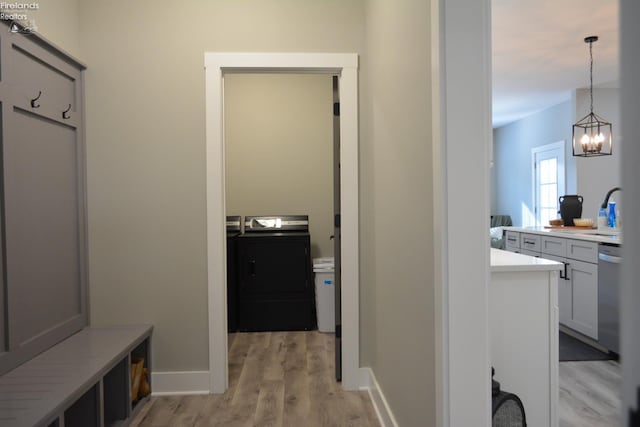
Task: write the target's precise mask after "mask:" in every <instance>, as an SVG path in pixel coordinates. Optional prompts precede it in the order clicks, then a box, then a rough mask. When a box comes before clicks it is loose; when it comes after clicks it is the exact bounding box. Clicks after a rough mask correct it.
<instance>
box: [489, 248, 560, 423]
mask: <svg viewBox="0 0 640 427" xmlns="http://www.w3.org/2000/svg"><path fill="white" fill-rule="evenodd" d="M494 251H495V250H494ZM501 255H502V256H501V257H502V258H504V259H508V258H511V259H515V260H517V259H518V258H525V259H529V258H528V257H520V256H519V255H513V254H504V253H502V254H501ZM496 261H497V257H496V256H494V255H493V254H492V259H491V269H492V271H491V283H490V286H489V331H490V333H489V335H490V352H491V366H493V367H494V368H495V370H496V376H495V379H496V380H497V381H499V382H500V384H501V386H502V387H503V388H504V389H505V390H509V391H510V392H513V393H515V394H517V395H518V396H519V397H520V399H522V402H523V404H524V407H525V411H526V413H527V424H528V425H531V426H545V427H557V426H558V408H557V406H558V366H559V365H558V346H559V344H558V306H557V299H556V298H557V297H556V295H557V290H556V286H557V284H558V271H557V270H551V268H558V266H557V265H554V266H550V269H549V270H547V271H543V270H540V269H539V267H540V266H536V267H530V268H531V270H528V269H527V268H526V267H525V266H518V267H516V268H514V269H513V270H511V271H508V269H503V270H498V268H497V262H496ZM540 262H542V263H544V262H547V261H544V260H540ZM533 264H534V263H531V265H533ZM503 267H504V265H503ZM536 268H538V269H536Z"/></svg>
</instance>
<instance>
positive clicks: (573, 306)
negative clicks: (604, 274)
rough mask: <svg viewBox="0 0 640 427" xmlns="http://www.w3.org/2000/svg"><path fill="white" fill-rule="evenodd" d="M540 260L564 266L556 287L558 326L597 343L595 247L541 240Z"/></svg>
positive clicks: (582, 242) (579, 242)
mask: <svg viewBox="0 0 640 427" xmlns="http://www.w3.org/2000/svg"><path fill="white" fill-rule="evenodd" d="M540 237H541V242H540V247H541V254H542V255H541V256H542V257H543V258H547V259H551V260H554V261H559V262H562V263H564V264H565V270H564V271H563V272H562V273H561V274H560V281H559V283H558V307H559V312H560V315H559V319H560V323H562V324H563V325H566V326H568V327H570V328H571V329H574V330H576V331H578V332H580V333H582V334H584V335H586V336H588V337H590V338H593V339H594V340H597V339H598V264H597V262H598V244H597V243H595V242H588V241H585V240H576V239H566V238H562V237H555V236H540Z"/></svg>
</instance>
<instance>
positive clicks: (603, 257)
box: [598, 252, 622, 264]
mask: <svg viewBox="0 0 640 427" xmlns="http://www.w3.org/2000/svg"><path fill="white" fill-rule="evenodd" d="M598 259H599V260H601V261H605V262H610V263H613V264H620V263H622V257H619V256H613V255H607V254H603V253H602V252H601V253H599V254H598Z"/></svg>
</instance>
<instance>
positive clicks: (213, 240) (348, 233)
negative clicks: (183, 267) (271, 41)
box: [205, 52, 360, 393]
mask: <svg viewBox="0 0 640 427" xmlns="http://www.w3.org/2000/svg"><path fill="white" fill-rule="evenodd" d="M232 72H235V73H237V72H241V73H255V72H263V73H280V72H296V73H327V74H332V75H333V74H335V75H338V79H339V90H340V140H341V146H340V164H341V177H340V187H341V191H342V193H341V210H342V213H341V224H342V252H341V253H342V342H343V345H342V369H343V374H342V386H343V387H344V388H345V389H346V390H357V389H358V388H359V386H360V380H359V365H360V354H359V343H360V337H359V331H360V329H359V328H360V326H359V319H360V314H359V313H360V311H359V271H358V269H359V246H358V240H359V239H358V231H359V229H358V200H359V197H358V55H357V54H350V53H212V52H208V53H205V78H206V94H205V95H206V119H205V122H206V170H207V174H206V179H207V186H206V187H207V190H206V199H207V282H208V313H209V375H210V381H209V383H210V385H209V386H210V391H211V392H212V393H223V392H224V391H225V390H226V389H227V387H228V372H227V351H228V348H227V297H226V277H227V273H226V243H225V242H226V229H225V215H226V214H225V212H226V208H225V181H224V177H225V171H224V168H225V154H224V152H225V151H224V150H225V147H224V90H223V89H224V75H225V74H226V73H232Z"/></svg>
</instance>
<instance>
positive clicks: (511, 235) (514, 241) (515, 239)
mask: <svg viewBox="0 0 640 427" xmlns="http://www.w3.org/2000/svg"><path fill="white" fill-rule="evenodd" d="M505 241H506V246H507V249H508V250H510V251H516V250H518V249H520V233H518V232H516V231H507V233H506V237H505Z"/></svg>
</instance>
